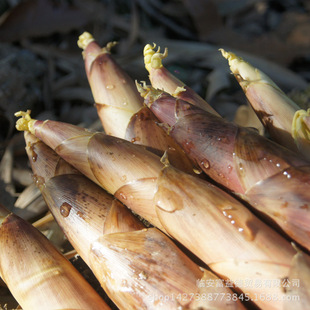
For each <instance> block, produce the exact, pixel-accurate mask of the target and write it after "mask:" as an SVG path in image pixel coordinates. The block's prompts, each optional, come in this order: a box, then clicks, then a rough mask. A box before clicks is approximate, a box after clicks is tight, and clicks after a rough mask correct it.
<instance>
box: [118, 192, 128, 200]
mask: <svg viewBox="0 0 310 310" xmlns="http://www.w3.org/2000/svg"><path fill="white" fill-rule="evenodd" d="M119 196H120V197H121V199H124V200H127V196H126V195H125V194H124V193H119Z"/></svg>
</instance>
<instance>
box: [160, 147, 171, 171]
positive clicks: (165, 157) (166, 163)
mask: <svg viewBox="0 0 310 310" xmlns="http://www.w3.org/2000/svg"><path fill="white" fill-rule="evenodd" d="M160 162H161V163H162V164H163V165H164V167H165V168H166V167H169V166H170V162H169V158H168V152H167V150H166V151H165V153H164V155H163V156H162V157H161V159H160Z"/></svg>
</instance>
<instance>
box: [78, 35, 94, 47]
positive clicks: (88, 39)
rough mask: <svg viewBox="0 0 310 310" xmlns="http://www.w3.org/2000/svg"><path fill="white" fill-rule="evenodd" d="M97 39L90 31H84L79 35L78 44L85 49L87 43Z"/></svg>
mask: <svg viewBox="0 0 310 310" xmlns="http://www.w3.org/2000/svg"><path fill="white" fill-rule="evenodd" d="M93 41H95V39H94V37H93V36H92V35H91V34H90V33H89V32H86V31H85V32H84V33H82V34H81V35H80V36H79V40H78V41H77V45H78V47H79V48H81V49H82V50H85V48H86V47H87V45H88V44H89V43H91V42H93Z"/></svg>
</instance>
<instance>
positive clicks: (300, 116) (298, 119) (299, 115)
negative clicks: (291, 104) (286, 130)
mask: <svg viewBox="0 0 310 310" xmlns="http://www.w3.org/2000/svg"><path fill="white" fill-rule="evenodd" d="M308 117H310V109H308V110H307V111H305V110H302V109H301V110H298V111H296V112H295V114H294V117H293V121H292V137H293V138H294V140H295V143H296V144H297V146H298V147H299V142H298V141H299V140H298V136H299V134H300V132H301V133H302V134H303V135H304V138H305V139H306V140H310V128H309V127H308V124H307V122H306V121H305V120H306V118H308Z"/></svg>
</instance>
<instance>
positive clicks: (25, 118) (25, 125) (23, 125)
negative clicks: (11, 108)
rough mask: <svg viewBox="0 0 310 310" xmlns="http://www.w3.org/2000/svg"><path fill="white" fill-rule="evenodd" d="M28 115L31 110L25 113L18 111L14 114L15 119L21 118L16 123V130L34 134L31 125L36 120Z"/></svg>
mask: <svg viewBox="0 0 310 310" xmlns="http://www.w3.org/2000/svg"><path fill="white" fill-rule="evenodd" d="M30 113H31V110H27V111H26V112H23V111H19V112H16V113H15V114H14V115H15V116H16V117H20V116H21V118H20V119H18V120H17V122H16V129H17V130H18V131H29V132H31V133H32V134H34V128H33V124H34V122H35V121H36V120H34V119H32V118H31V116H30Z"/></svg>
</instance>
